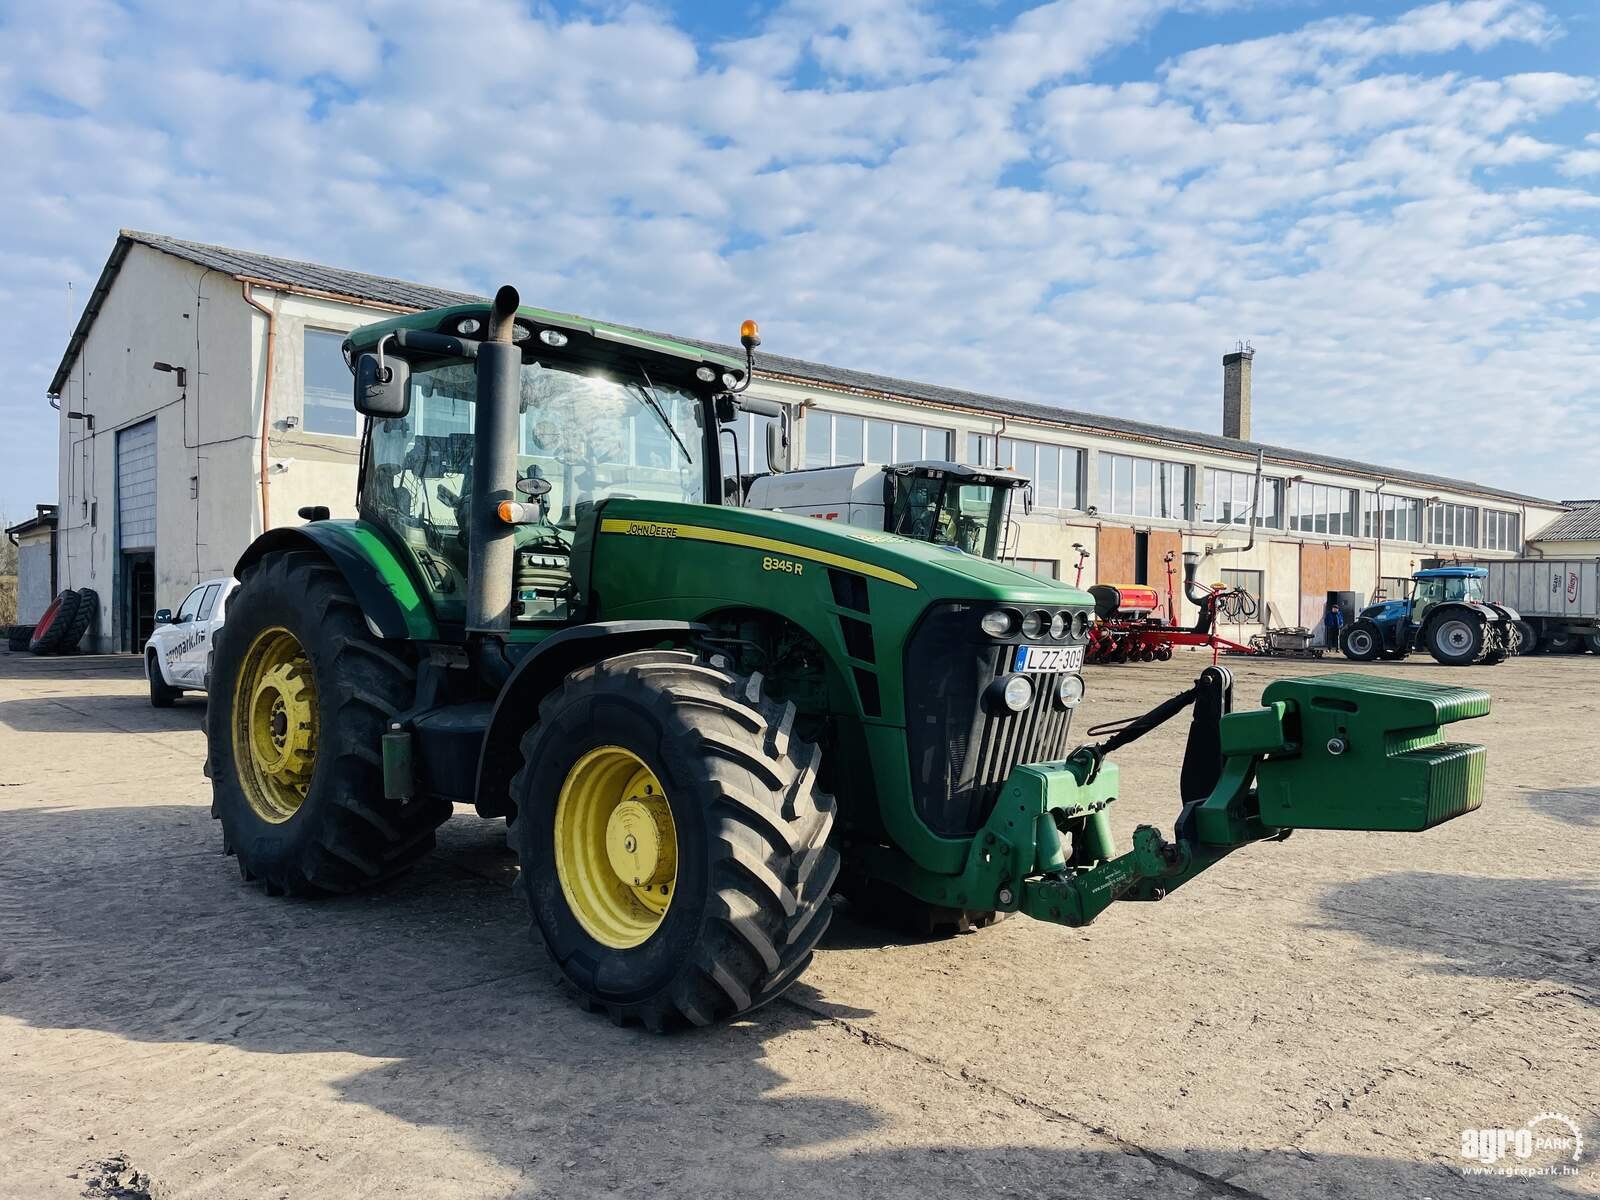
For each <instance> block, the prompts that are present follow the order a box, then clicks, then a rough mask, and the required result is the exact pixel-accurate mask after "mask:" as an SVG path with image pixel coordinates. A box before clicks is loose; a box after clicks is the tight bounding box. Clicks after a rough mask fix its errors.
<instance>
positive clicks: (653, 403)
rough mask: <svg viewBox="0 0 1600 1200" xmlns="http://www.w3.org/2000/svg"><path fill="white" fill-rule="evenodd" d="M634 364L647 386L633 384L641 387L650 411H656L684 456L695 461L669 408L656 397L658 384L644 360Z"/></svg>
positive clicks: (640, 389)
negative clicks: (668, 410) (668, 413)
mask: <svg viewBox="0 0 1600 1200" xmlns="http://www.w3.org/2000/svg"><path fill="white" fill-rule="evenodd" d="M634 365H635V366H636V367H638V368H639V374H641V375H643V376H644V382H645V386H644V387H639V385H638V384H637V383H635V384H633V385H632V386H633V387H635V388H638V389H639V395H640V396H642V397H644V402H645V403H646V404H648V405H649V406H650V411H651V412H653V413H655V415H656V419H657V420H658V421H660V422H661V424H662V426H663V427H664V428H665V429H666V431H667V432H668V433H670V434H671V435H672V440H673V441H675V442H677V443H678V449H679V450H682V451H683V457H684V458H685V459H686V460H687V461H689V462H691V463H692V462H694V455H692V454H690V453H689V447H688V446H687V445H685V444H684V441H683V439H682V438H681V437H679V436H678V431H677V429H676V428H674V427H673V424H672V421H671V420H670V419H669V418H668V417H667V410H666V409H664V408H663V407H661V401H660V400H658V399H656V385H655V384H654V383H652V382H651V381H650V372H649V371H646V370H645V369H644V364H643V363H642V362H641V363H635V364H634Z"/></svg>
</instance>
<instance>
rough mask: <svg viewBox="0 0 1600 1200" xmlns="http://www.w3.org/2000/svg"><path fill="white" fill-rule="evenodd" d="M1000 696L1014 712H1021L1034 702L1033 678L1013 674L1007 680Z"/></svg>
mask: <svg viewBox="0 0 1600 1200" xmlns="http://www.w3.org/2000/svg"><path fill="white" fill-rule="evenodd" d="M1000 698H1001V700H1003V701H1004V702H1005V706H1006V707H1007V708H1009V709H1010V710H1011V711H1012V712H1021V711H1022V710H1023V709H1025V708H1027V707H1028V705H1030V704H1032V703H1033V680H1031V679H1029V678H1028V677H1027V676H1026V675H1013V676H1012V677H1011V678H1010V679H1008V680H1006V686H1005V687H1004V688H1003V689H1002V690H1001V692H1000Z"/></svg>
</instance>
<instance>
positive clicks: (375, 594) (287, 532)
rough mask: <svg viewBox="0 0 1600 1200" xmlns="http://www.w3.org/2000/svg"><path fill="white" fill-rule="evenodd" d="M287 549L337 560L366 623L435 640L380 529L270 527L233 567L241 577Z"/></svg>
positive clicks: (424, 606) (418, 596)
mask: <svg viewBox="0 0 1600 1200" xmlns="http://www.w3.org/2000/svg"><path fill="white" fill-rule="evenodd" d="M283 550H310V551H313V552H315V553H318V554H321V555H322V556H323V557H324V558H326V559H327V560H328V561H329V562H331V563H332V564H333V566H334V567H335V569H337V570H338V572H339V574H340V575H342V576H343V577H344V581H345V582H346V583H347V584H349V585H350V590H351V591H352V592H354V593H355V596H356V599H357V600H358V601H359V602H360V604H361V611H362V613H363V614H364V615H365V616H366V619H367V625H368V627H369V628H371V630H372V631H373V632H374V633H375V634H377V635H378V636H379V637H384V638H407V639H410V640H413V641H433V640H437V638H438V637H439V625H438V622H437V621H435V620H434V616H433V610H432V608H431V606H430V605H429V604H428V601H427V599H426V598H425V597H424V596H423V595H422V593H421V592H420V591H419V590H418V588H417V585H416V581H415V580H414V579H413V578H412V577H411V574H410V572H409V571H407V569H406V566H405V562H404V561H403V560H402V559H401V557H400V552H399V551H397V550H396V549H395V548H394V547H393V546H391V545H390V544H389V542H388V541H387V540H386V539H385V538H384V537H383V536H382V534H380V533H379V532H378V530H377V529H376V527H374V526H372V525H369V524H367V523H366V522H364V521H312V522H310V523H309V524H306V525H285V526H283V527H282V528H279V529H269V530H267V532H266V533H264V534H262V535H261V536H260V537H258V538H257V539H256V540H255V541H253V542H251V543H250V545H249V547H248V548H247V549H246V550H245V552H244V553H243V554H242V555H241V556H240V557H239V561H238V562H237V563H236V564H235V565H234V568H233V574H234V576H235V578H238V579H243V578H244V574H245V571H247V570H248V569H249V568H250V567H251V566H253V565H254V564H255V563H257V562H259V561H260V560H261V559H262V558H264V557H265V556H266V555H268V554H275V553H277V552H279V551H283Z"/></svg>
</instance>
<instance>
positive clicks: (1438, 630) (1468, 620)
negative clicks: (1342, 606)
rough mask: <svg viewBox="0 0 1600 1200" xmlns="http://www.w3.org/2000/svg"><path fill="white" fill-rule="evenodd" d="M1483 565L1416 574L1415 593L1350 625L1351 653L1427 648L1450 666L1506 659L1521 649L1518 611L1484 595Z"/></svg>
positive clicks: (1372, 608)
mask: <svg viewBox="0 0 1600 1200" xmlns="http://www.w3.org/2000/svg"><path fill="white" fill-rule="evenodd" d="M1488 575H1489V572H1487V571H1485V570H1484V569H1483V568H1482V567H1432V568H1429V569H1428V570H1425V571H1418V572H1417V573H1416V574H1415V575H1413V576H1412V577H1411V579H1412V589H1411V595H1410V596H1409V597H1405V598H1402V599H1399V600H1380V601H1379V602H1378V603H1377V604H1371V605H1368V606H1367V607H1366V608H1364V609H1362V610H1361V615H1360V617H1358V618H1357V619H1356V620H1355V621H1353V622H1351V624H1350V628H1349V629H1347V630H1345V633H1344V638H1343V639H1342V640H1343V646H1342V648H1343V650H1344V655H1345V657H1346V658H1349V659H1353V660H1354V661H1356V662H1371V661H1372V660H1373V659H1375V658H1387V659H1396V658H1404V657H1405V656H1406V655H1408V654H1410V653H1411V652H1412V651H1413V650H1426V651H1427V652H1428V653H1429V654H1431V655H1433V657H1434V661H1436V662H1439V663H1442V664H1443V665H1445V666H1447V667H1467V666H1471V665H1473V664H1474V663H1485V664H1491V665H1492V664H1494V663H1498V662H1503V661H1505V658H1506V656H1507V655H1510V654H1515V653H1517V651H1518V648H1519V647H1518V643H1519V642H1520V641H1521V634H1520V633H1519V632H1518V625H1517V622H1518V614H1517V613H1516V612H1515V611H1514V610H1512V609H1509V608H1507V607H1506V606H1505V605H1503V604H1492V603H1490V602H1489V601H1488V600H1486V599H1484V594H1483V581H1484V580H1485V579H1486V578H1488Z"/></svg>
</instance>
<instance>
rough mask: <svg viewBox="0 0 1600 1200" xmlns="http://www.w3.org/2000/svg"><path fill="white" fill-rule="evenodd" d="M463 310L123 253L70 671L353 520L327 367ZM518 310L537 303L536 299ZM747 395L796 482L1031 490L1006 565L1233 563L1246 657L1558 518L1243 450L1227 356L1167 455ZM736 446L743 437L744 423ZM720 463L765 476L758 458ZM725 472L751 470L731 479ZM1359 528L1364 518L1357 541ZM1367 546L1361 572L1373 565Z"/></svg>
mask: <svg viewBox="0 0 1600 1200" xmlns="http://www.w3.org/2000/svg"><path fill="white" fill-rule="evenodd" d="M473 299H476V298H475V297H470V296H463V295H461V294H460V293H455V292H446V291H441V290H439V289H437V288H430V287H425V286H422V285H419V284H412V283H405V282H401V281H398V280H393V279H385V278H381V277H378V276H373V275H365V274H361V273H359V272H353V271H343V270H337V269H334V268H330V267H322V266H318V265H316V264H312V263H302V262H292V261H289V260H285V259H279V258H272V257H268V256H265V255H260V254H253V253H247V252H243V251H237V250H229V249H226V248H223V247H218V246H205V245H200V244H197V243H194V242H185V241H180V240H177V239H174V238H168V237H162V236H158V235H152V234H144V233H133V232H128V231H124V232H123V233H122V234H121V235H119V237H118V239H117V243H116V246H115V248H114V249H113V250H112V252H111V257H110V258H109V259H108V260H107V262H106V266H105V268H104V270H103V271H102V272H101V275H100V279H99V281H98V283H97V284H96V286H95V289H94V291H93V293H92V294H91V296H90V298H89V301H88V303H87V304H86V305H85V307H84V311H83V313H82V315H81V317H80V319H79V321H78V325H77V328H76V330H75V332H74V333H73V335H72V338H71V339H70V341H69V342H68V345H67V348H66V351H65V353H64V354H63V356H62V359H61V365H60V367H59V368H58V369H57V371H56V374H55V377H54V378H53V379H52V381H51V383H50V389H49V394H50V397H51V402H52V403H55V404H58V405H59V407H60V409H61V437H60V493H61V494H60V513H59V525H58V530H57V538H58V545H57V575H58V581H57V585H58V586H59V587H63V588H65V587H93V588H95V589H96V590H97V591H98V592H99V593H100V595H101V615H100V618H99V625H98V628H96V629H92V630H90V632H89V634H88V636H87V637H86V639H85V644H86V647H88V648H93V649H101V650H111V649H122V650H133V649H136V648H137V647H138V645H139V644H140V642H141V641H142V638H143V636H144V634H145V633H147V632H148V629H149V624H150V620H151V616H152V614H153V613H154V611H155V609H156V608H158V607H162V606H168V605H170V604H172V603H173V602H174V601H175V600H176V599H177V598H178V597H179V596H181V595H182V594H183V592H184V591H185V590H187V589H188V588H189V587H190V586H191V585H192V584H193V583H195V582H196V581H197V580H199V579H202V578H205V577H207V576H211V575H221V574H226V573H228V571H229V570H230V569H231V568H232V565H233V563H234V561H235V559H236V558H237V557H238V555H239V553H240V552H241V551H242V550H243V549H244V547H245V546H246V545H247V544H248V543H249V542H250V540H251V539H252V538H254V537H255V536H256V535H258V534H259V533H260V532H261V531H262V529H264V528H270V527H272V526H275V525H283V524H291V523H294V522H296V521H298V520H299V518H298V516H297V510H298V509H299V508H300V507H301V506H302V505H309V504H322V505H327V506H328V507H329V508H330V509H331V510H332V512H333V515H335V516H349V515H353V514H354V497H355V478H356V461H357V454H358V446H359V438H358V435H359V432H360V430H359V428H358V425H357V420H358V418H357V416H356V414H355V411H354V409H353V408H352V407H351V402H350V392H351V388H350V375H349V372H348V371H347V370H346V368H345V364H344V361H343V356H342V354H341V352H340V343H341V342H342V341H343V339H344V336H345V334H346V333H348V332H349V331H350V330H351V329H354V328H356V327H357V326H359V325H362V324H366V323H368V322H370V321H373V320H377V319H381V318H382V317H384V316H386V315H389V314H393V313H395V312H407V311H413V310H416V309H423V308H433V307H438V306H442V305H447V304H459V303H463V302H466V301H470V300H473ZM534 302H537V298H534ZM757 362H758V372H757V379H756V384H755V386H754V387H752V389H751V391H752V393H754V394H757V395H764V396H766V397H768V398H770V399H773V400H777V401H781V402H783V403H786V404H788V405H789V406H790V408H791V411H792V412H793V413H794V415H795V418H796V422H797V425H796V440H795V445H796V447H797V451H798V454H799V456H800V457H802V458H803V461H804V464H805V465H824V464H831V463H843V462H854V461H861V460H863V459H866V460H868V461H879V460H884V461H905V460H907V459H916V458H927V459H959V460H961V461H967V462H973V463H977V464H993V463H995V462H998V463H999V464H1001V465H1005V466H1012V467H1015V468H1016V469H1017V470H1018V471H1021V472H1023V473H1025V474H1027V475H1029V476H1030V477H1032V478H1033V480H1034V481H1035V483H1034V510H1033V512H1032V513H1031V514H1030V515H1028V516H1025V517H1022V518H1021V519H1020V520H1019V523H1018V529H1017V531H1016V537H1015V538H1014V539H1013V542H1012V547H1011V548H1012V551H1013V552H1014V553H1015V555H1016V556H1017V557H1018V561H1019V564H1020V565H1023V566H1026V567H1028V568H1029V569H1032V570H1035V571H1039V572H1042V573H1045V574H1050V575H1054V576H1057V577H1060V578H1065V579H1068V580H1071V579H1073V578H1074V576H1075V564H1076V562H1077V557H1078V556H1077V554H1076V552H1075V551H1074V549H1073V545H1074V543H1077V544H1079V545H1082V546H1084V547H1085V548H1087V549H1088V551H1089V552H1090V557H1089V559H1088V560H1087V563H1086V565H1085V570H1084V575H1083V583H1084V584H1085V585H1088V584H1089V583H1092V582H1095V581H1096V580H1103V581H1106V582H1134V583H1138V582H1148V583H1150V584H1152V585H1154V586H1156V587H1157V588H1158V589H1159V590H1162V591H1165V586H1166V567H1165V565H1164V559H1165V555H1166V554H1167V553H1168V552H1169V551H1171V552H1174V553H1176V552H1179V551H1182V550H1185V549H1196V550H1203V549H1205V547H1207V546H1215V547H1239V546H1242V545H1243V544H1244V542H1245V540H1246V530H1245V525H1246V522H1247V520H1248V517H1247V514H1246V509H1247V507H1248V495H1249V487H1250V474H1251V472H1253V470H1254V464H1255V458H1256V454H1257V452H1258V451H1259V452H1260V453H1261V454H1262V456H1263V458H1264V461H1265V476H1266V481H1267V482H1266V486H1265V488H1264V494H1263V503H1262V506H1261V507H1262V511H1261V513H1260V516H1261V519H1262V520H1261V528H1260V529H1259V530H1258V531H1257V536H1256V540H1255V545H1254V547H1253V548H1251V549H1250V550H1249V551H1248V552H1243V553H1230V554H1227V555H1225V556H1219V557H1216V558H1212V559H1209V560H1207V564H1206V566H1205V567H1204V568H1203V570H1202V577H1203V578H1205V579H1207V580H1208V581H1209V580H1211V579H1221V580H1222V581H1224V582H1228V583H1238V584H1241V585H1243V586H1245V587H1246V588H1247V589H1248V590H1249V591H1250V592H1251V593H1252V594H1253V595H1255V596H1258V597H1260V598H1261V599H1262V600H1264V602H1265V603H1263V604H1262V606H1261V608H1262V613H1261V616H1260V617H1258V620H1257V624H1256V625H1254V626H1244V627H1239V628H1237V629H1230V630H1225V632H1229V633H1236V634H1238V635H1240V636H1243V635H1246V634H1248V633H1251V632H1254V631H1255V629H1257V628H1259V624H1260V621H1261V620H1262V619H1264V618H1265V617H1267V616H1268V615H1270V617H1271V619H1272V622H1273V623H1274V624H1279V625H1283V624H1289V625H1295V624H1307V625H1313V626H1314V625H1316V623H1317V622H1318V620H1319V618H1320V614H1321V613H1322V611H1323V609H1324V607H1325V604H1326V595H1327V592H1328V591H1330V590H1334V591H1354V592H1356V593H1358V594H1359V595H1361V596H1363V597H1365V596H1370V595H1372V594H1373V593H1374V591H1375V590H1376V589H1377V588H1378V586H1379V584H1380V579H1381V580H1382V581H1384V582H1385V583H1386V585H1387V586H1388V588H1389V589H1390V591H1391V592H1392V591H1393V589H1394V588H1395V586H1396V585H1397V583H1396V581H1398V580H1400V579H1403V578H1405V577H1407V576H1409V575H1410V574H1411V572H1412V571H1413V570H1414V569H1416V568H1417V567H1419V566H1422V565H1424V564H1425V563H1428V562H1431V561H1433V560H1436V559H1439V558H1451V557H1455V556H1462V557H1472V558H1484V557H1495V556H1502V555H1504V556H1509V555H1512V554H1514V553H1516V552H1518V551H1519V550H1520V549H1521V547H1522V543H1523V539H1524V538H1525V537H1526V536H1528V535H1529V534H1532V533H1535V532H1537V531H1538V530H1540V529H1541V528H1543V527H1544V526H1545V525H1546V524H1547V523H1549V522H1550V521H1551V520H1553V519H1554V518H1555V517H1557V516H1558V515H1560V514H1561V513H1562V512H1563V511H1564V509H1563V507H1562V506H1561V505H1560V504H1557V503H1555V502H1553V501H1549V500H1541V499H1538V498H1536V497H1531V496H1524V495H1521V494H1518V493H1515V492H1510V491H1506V490H1504V489H1501V488H1496V487H1490V486H1486V485H1480V484H1474V483H1468V482H1465V481H1461V480H1454V479H1446V478H1442V477H1438V476H1433V475H1427V474H1420V473H1417V472H1413V471H1402V470H1394V469H1388V468H1383V467H1377V466H1372V465H1369V464H1365V463H1360V462H1354V461H1349V460H1345V459H1340V458H1332V457H1328V456H1326V455H1319V454H1313V453H1310V452H1308V451H1299V450H1293V449H1289V448H1286V447H1277V446H1262V445H1258V444H1257V443H1254V442H1251V441H1249V440H1248V438H1249V411H1250V396H1249V380H1250V369H1251V365H1252V364H1251V358H1250V354H1249V352H1244V353H1242V354H1232V355H1228V356H1227V360H1226V364H1225V390H1226V397H1225V406H1224V407H1225V413H1224V425H1225V428H1226V429H1227V430H1228V432H1229V433H1230V434H1232V435H1233V436H1221V435H1213V434H1205V433H1196V432H1190V431H1187V430H1181V429H1171V428H1166V427H1163V426H1157V425H1150V424H1144V423H1140V422H1137V421H1126V420H1122V419H1120V418H1114V417H1104V416H1098V415H1092V414H1088V413H1083V412H1073V411H1067V410H1063V409H1058V408H1053V407H1049V406H1046V405H1039V404H1028V403H1022V402H1018V401H1013V400H1007V399H1004V398H1001V397H994V396H983V395H978V394H975V393H970V392H961V391H955V390H952V389H949V388H942V387H937V386H934V385H929V384H921V383H912V382H908V381H905V380H899V379H891V378H887V377H883V376H877V375H872V374H868V373H864V372H859V371H847V370H842V369H839V368H835V367H829V366H825V365H822V364H818V363H810V362H804V361H801V360H799V359H793V358H785V357H780V356H777V355H765V354H764V355H762V356H761V357H760V358H758V360H757ZM746 419H747V420H751V422H752V426H753V424H754V419H752V418H746ZM754 433H755V430H754V428H753V427H752V428H751V429H749V430H748V431H747V434H748V435H751V436H745V437H744V438H743V439H742V445H743V446H744V447H745V448H746V449H745V454H746V457H747V458H748V457H749V456H750V455H751V454H754V455H755V458H756V462H755V463H754V466H755V467H756V468H758V469H759V468H761V467H762V466H763V465H764V464H763V463H762V462H761V461H760V458H761V453H760V450H761V447H760V442H761V439H760V438H759V437H756V436H753V435H754ZM746 465H747V467H748V466H749V465H750V464H749V463H747V464H746ZM1380 513H1381V516H1380V515H1379V514H1380ZM1380 540H1381V548H1380V544H1379V543H1380Z"/></svg>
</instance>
